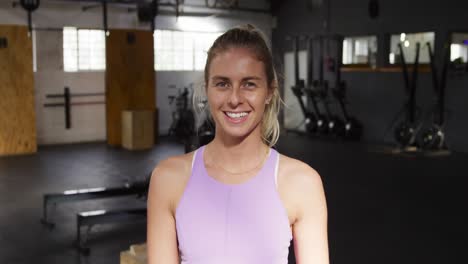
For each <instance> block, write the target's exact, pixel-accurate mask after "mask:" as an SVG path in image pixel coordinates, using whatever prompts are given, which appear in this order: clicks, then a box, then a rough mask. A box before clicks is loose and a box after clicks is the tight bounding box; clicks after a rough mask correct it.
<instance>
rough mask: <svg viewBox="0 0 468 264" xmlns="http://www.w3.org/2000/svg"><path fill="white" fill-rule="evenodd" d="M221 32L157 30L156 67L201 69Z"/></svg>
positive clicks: (172, 69) (178, 69)
mask: <svg viewBox="0 0 468 264" xmlns="http://www.w3.org/2000/svg"><path fill="white" fill-rule="evenodd" d="M219 35H220V33H204V32H187V31H171V30H156V31H155V32H154V68H155V70H157V71H201V70H203V67H204V66H205V62H206V55H207V51H208V49H209V48H210V47H211V45H212V44H213V42H214V40H215V39H216V38H217V37H218V36H219Z"/></svg>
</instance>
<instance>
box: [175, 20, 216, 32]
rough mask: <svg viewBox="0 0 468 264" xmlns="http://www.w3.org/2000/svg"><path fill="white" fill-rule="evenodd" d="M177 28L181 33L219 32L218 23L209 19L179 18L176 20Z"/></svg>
mask: <svg viewBox="0 0 468 264" xmlns="http://www.w3.org/2000/svg"><path fill="white" fill-rule="evenodd" d="M177 27H178V28H179V29H180V30H182V31H195V32H219V31H221V29H220V27H219V25H218V23H216V22H215V21H213V19H210V17H206V18H202V17H188V16H181V17H179V18H178V20H177Z"/></svg>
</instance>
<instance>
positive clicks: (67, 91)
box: [44, 87, 105, 129]
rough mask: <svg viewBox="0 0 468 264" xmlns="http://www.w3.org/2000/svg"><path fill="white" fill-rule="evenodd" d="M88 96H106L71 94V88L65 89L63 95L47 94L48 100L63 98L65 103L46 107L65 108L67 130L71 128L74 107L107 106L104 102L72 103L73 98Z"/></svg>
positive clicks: (48, 104) (45, 105) (46, 105)
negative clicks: (72, 108)
mask: <svg viewBox="0 0 468 264" xmlns="http://www.w3.org/2000/svg"><path fill="white" fill-rule="evenodd" d="M86 96H105V94H104V93H79V94H71V93H70V88H68V87H65V88H64V89H63V94H47V95H46V98H63V99H64V102H63V103H46V104H44V107H62V106H64V107H65V128H66V129H70V128H71V117H70V115H71V107H70V106H72V105H95V104H105V102H104V101H90V102H74V103H72V102H71V97H86Z"/></svg>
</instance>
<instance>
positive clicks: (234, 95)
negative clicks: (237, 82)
mask: <svg viewBox="0 0 468 264" xmlns="http://www.w3.org/2000/svg"><path fill="white" fill-rule="evenodd" d="M241 102H242V93H241V91H240V87H233V88H232V90H231V94H230V95H229V104H230V105H231V106H233V107H235V106H237V105H238V104H240V103H241Z"/></svg>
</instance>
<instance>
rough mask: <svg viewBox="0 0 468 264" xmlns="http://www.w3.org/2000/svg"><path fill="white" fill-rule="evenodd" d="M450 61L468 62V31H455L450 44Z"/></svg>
mask: <svg viewBox="0 0 468 264" xmlns="http://www.w3.org/2000/svg"><path fill="white" fill-rule="evenodd" d="M450 61H452V62H457V63H467V62H468V33H453V34H452V43H451V44H450Z"/></svg>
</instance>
